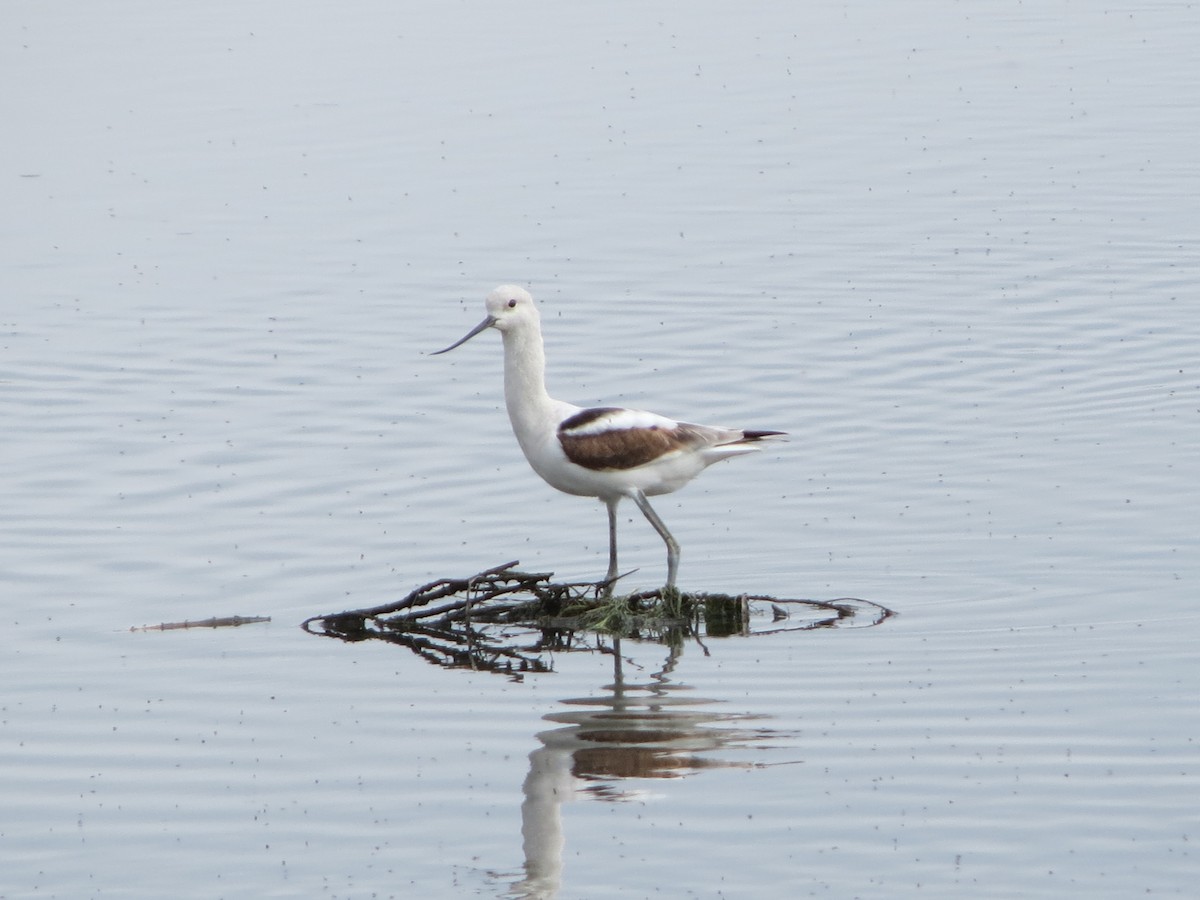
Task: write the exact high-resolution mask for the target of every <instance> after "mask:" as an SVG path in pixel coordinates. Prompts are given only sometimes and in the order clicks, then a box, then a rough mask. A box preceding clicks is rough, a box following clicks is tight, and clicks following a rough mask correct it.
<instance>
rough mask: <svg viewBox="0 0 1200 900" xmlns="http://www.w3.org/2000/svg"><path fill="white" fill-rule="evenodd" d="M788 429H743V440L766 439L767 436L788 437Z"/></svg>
mask: <svg viewBox="0 0 1200 900" xmlns="http://www.w3.org/2000/svg"><path fill="white" fill-rule="evenodd" d="M786 436H787V432H786V431H743V432H742V440H743V441H764V440H766V439H767V438H773V437H786Z"/></svg>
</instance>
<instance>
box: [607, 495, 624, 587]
mask: <svg viewBox="0 0 1200 900" xmlns="http://www.w3.org/2000/svg"><path fill="white" fill-rule="evenodd" d="M620 502H621V498H620V497H615V498H613V499H612V500H605V501H604V505H605V506H607V507H608V574H607V575H605V576H604V580H605V581H606V582H607V583H608V587H607V588H605V590H606V591H607V592H608V593H612V583H613V581H614V580H615V579H616V577H617V504H618V503H620Z"/></svg>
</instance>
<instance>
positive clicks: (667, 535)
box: [629, 490, 679, 590]
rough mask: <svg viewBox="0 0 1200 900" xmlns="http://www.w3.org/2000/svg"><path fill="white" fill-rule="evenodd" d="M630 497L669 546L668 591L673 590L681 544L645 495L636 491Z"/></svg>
mask: <svg viewBox="0 0 1200 900" xmlns="http://www.w3.org/2000/svg"><path fill="white" fill-rule="evenodd" d="M629 496H631V497H632V498H633V502H634V503H636V504H637V505H638V509H640V510H641V511H642V515H643V516H645V517H646V519H647V520H648V521H649V522H650V524H651V525H653V526H654V530H655V531H657V532H658V535H659V537H661V538H662V539H663V540H664V541H665V542H666V544H667V590H671V589H673V588H674V587H675V573H676V572H677V571H679V542H678V541H677V540H675V538H673V537H672V536H671V532H669V531H667V526H666V525H664V524H663V520H662V519H660V518H659V517H658V513H656V512H655V511H654V510H653V509H652V508H651V507H650V501H649V500H647V499H646V495H645V494H643V493H642V492H641V491H636V490H635V491H634V492H633V493H632V494H630V495H629Z"/></svg>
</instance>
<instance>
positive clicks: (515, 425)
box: [431, 284, 784, 589]
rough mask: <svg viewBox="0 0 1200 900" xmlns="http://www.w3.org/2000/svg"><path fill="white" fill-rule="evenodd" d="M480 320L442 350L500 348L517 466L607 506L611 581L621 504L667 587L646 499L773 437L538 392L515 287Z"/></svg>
mask: <svg viewBox="0 0 1200 900" xmlns="http://www.w3.org/2000/svg"><path fill="white" fill-rule="evenodd" d="M486 305H487V317H486V318H485V319H484V320H483V321H482V322H480V323H479V324H478V325H476V326H475V327H474V328H472V329H471V330H470V331H469V332H467V334H466V335H464V336H463V337H462V338H461V339H459V340H458V341H455V342H454V343H453V344H451V345H450V346H449V347H446V348H445V349H444V350H438V351H436V353H434V354H431V355H435V356H436V355H437V354H439V353H447V352H449V351H450V350H453V349H454V348H455V347H458V346H461V345H462V344H465V343H466V342H467V341H469V340H470V339H471V338H473V337H475V335H477V334H479V333H480V332H482V331H485V330H487V329H488V328H495V329H496V330H497V331H499V332H500V334H501V336H502V337H503V339H504V403H505V406H507V407H508V417H509V419H510V420H511V422H512V429H513V433H514V434H516V436H517V443H519V444H520V445H521V449H522V450H523V451H524V453H525V458H526V459H527V460H529V464H530V465H531V466H532V467H533V470H534V471H535V472H537V473H538V474H539V475H540V476H542V478H543V479H544V480H545V481H546V483H547V484H549V485H550V486H551V487H555V488H558V490H560V491H564V492H565V493H568V494H576V495H578V496H583V497H598V498H600V499H601V500H603V501H604V504H605V505H606V506H607V507H608V574H607V575H606V576H605V582H606V583H607V585H608V587H609V588H611V586H612V583H613V581H614V580H615V579H616V578H617V504H618V503H619V502H620V501H621V499H622V498H624V497H629V498H630V499H631V500H633V502H634V503H636V504H637V505H638V509H640V510H641V511H642V514H643V515H644V516H645V517H646V518H647V520H649V522H650V524H651V525H653V526H654V529H655V531H657V532H658V533H659V535H660V536H661V537H662V539H663V541H664V542H666V545H667V588H668V589H670V588H674V587H675V575H676V573H677V572H678V570H679V542H678V541H676V540H675V538H674V537H672V535H671V532H670V531H668V530H667V526H666V525H664V524H663V521H662V519H660V518H659V517H658V514H657V513H656V512H655V511H654V510H653V509H652V508H651V506H650V502H649V501H648V500H647V499H646V498H647V497H653V496H655V495H656V494H668V493H670V492H671V491H676V490H678V489H679V488H681V487H683V486H684V485H685V484H687V483H688V482H689V481H691V480H692V479H693V478H695V477H696V476H697V475H698V474H700V472H701V471H703V470H704V469H705V468H707V467H708V466H710V465H712V464H713V463H715V462H718V461H719V460H722V459H727V458H729V457H731V456H741V455H742V454H745V453H754V452H755V451H757V450H758V449H759V447H758V446H756V445H757V444H758V442H759V441H761V440H763V439H764V438H771V437H778V436H782V435H783V434H784V432H782V431H746V430H743V429H740V428H722V427H718V426H713V425H692V424H689V423H687V422H676V421H674V420H672V419H667V418H664V417H663V416H659V415H655V414H654V413H649V412H643V411H641V410H636V409H621V408H618V407H611V406H602V407H594V408H589V409H585V408H582V407H579V406H575V405H573V404H571V403H565V402H563V401H562V400H555V399H554V398H552V397H551V396H550V394H549V393H547V391H546V353H545V348H544V346H543V343H542V325H541V317H540V316H539V315H538V310H537V306H535V305H534V302H533V297H532V296H530V294H529V292H528V291H526V290H525V289H524V288H520V287H517V286H516V285H511V284H505V285H501V286H500V287H498V288H496V289H495V290H494V291H492V292H491V293H490V294H488V296H487V301H486Z"/></svg>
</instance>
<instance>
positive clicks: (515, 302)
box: [508, 297, 517, 309]
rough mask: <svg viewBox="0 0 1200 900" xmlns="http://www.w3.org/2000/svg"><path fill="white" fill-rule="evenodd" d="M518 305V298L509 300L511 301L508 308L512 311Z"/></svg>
mask: <svg viewBox="0 0 1200 900" xmlns="http://www.w3.org/2000/svg"><path fill="white" fill-rule="evenodd" d="M516 305H517V300H516V298H515V297H514V298H513V299H512V300H509V301H508V308H509V309H512V308H513V307H514V306H516Z"/></svg>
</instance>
